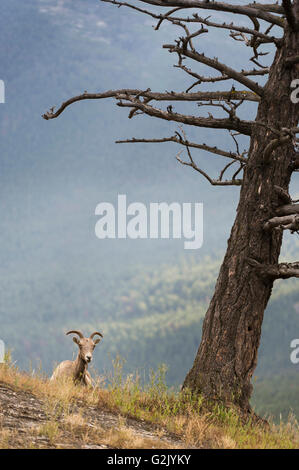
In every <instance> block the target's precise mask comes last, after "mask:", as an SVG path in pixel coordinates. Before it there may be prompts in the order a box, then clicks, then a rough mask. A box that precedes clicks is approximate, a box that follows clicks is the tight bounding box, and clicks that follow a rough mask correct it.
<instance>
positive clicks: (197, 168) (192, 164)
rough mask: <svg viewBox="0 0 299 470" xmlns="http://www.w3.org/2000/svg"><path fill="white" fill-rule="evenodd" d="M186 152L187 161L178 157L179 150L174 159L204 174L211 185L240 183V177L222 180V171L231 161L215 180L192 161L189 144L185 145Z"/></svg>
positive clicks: (235, 184)
mask: <svg viewBox="0 0 299 470" xmlns="http://www.w3.org/2000/svg"><path fill="white" fill-rule="evenodd" d="M186 147H187V153H188V157H189V162H185V161H184V160H182V159H181V158H180V154H181V152H180V153H179V154H178V155H177V156H176V159H177V160H178V162H180V163H181V164H182V165H187V166H190V167H191V168H193V169H194V170H195V171H198V172H199V173H200V174H201V175H202V176H204V177H205V178H206V179H207V180H208V181H209V183H210V184H211V185H212V186H241V184H242V180H240V179H238V180H237V179H231V180H225V181H222V175H223V173H224V171H225V170H226V169H227V168H228V166H229V165H230V164H231V163H233V162H231V163H230V164H228V165H226V167H225V168H224V170H222V172H221V174H220V178H219V179H218V180H215V179H213V178H211V177H210V176H209V175H208V174H207V173H206V172H205V171H203V170H202V169H201V168H199V167H198V166H197V165H196V163H195V162H194V160H193V158H192V155H191V152H190V149H189V146H188V145H187V146H186Z"/></svg>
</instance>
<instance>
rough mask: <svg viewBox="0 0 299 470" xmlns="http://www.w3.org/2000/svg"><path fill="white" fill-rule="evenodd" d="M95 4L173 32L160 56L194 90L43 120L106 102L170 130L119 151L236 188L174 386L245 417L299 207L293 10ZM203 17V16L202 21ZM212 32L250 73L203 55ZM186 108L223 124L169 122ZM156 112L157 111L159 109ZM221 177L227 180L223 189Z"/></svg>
mask: <svg viewBox="0 0 299 470" xmlns="http://www.w3.org/2000/svg"><path fill="white" fill-rule="evenodd" d="M103 1H106V2H108V3H112V4H113V5H116V6H118V7H122V6H125V7H127V8H130V9H133V10H135V11H138V12H140V13H142V14H144V15H149V16H150V17H152V18H154V19H155V20H156V27H155V29H156V30H158V29H159V28H160V27H161V25H162V24H163V23H165V22H168V23H171V24H173V25H175V26H177V28H179V30H180V32H181V33H182V34H181V35H180V36H179V37H178V39H177V40H176V41H175V42H174V43H173V44H165V45H163V47H164V48H165V49H167V50H168V51H169V52H170V53H171V54H173V55H174V56H176V57H177V63H176V65H175V67H177V68H179V69H180V70H182V71H183V72H184V73H186V74H187V75H188V76H191V77H193V79H194V82H193V83H192V85H191V86H190V87H189V88H188V89H187V90H186V91H170V92H168V91H166V92H161V91H158V92H154V91H151V89H150V88H148V89H147V90H139V89H119V90H112V91H107V92H104V93H87V92H85V93H83V94H81V95H79V96H75V97H73V98H71V99H69V100H68V101H66V102H64V103H63V104H62V105H61V106H60V107H59V108H58V110H57V111H56V112H54V110H53V109H52V110H50V111H49V112H47V113H46V114H44V116H43V117H44V118H45V119H54V118H57V117H58V116H59V115H60V114H61V113H62V112H63V111H64V110H65V109H66V108H67V107H68V106H69V105H71V104H73V103H75V102H77V101H82V100H98V99H103V98H109V97H110V98H115V99H116V100H117V105H118V106H121V107H126V108H129V118H132V117H134V116H136V115H140V114H146V115H149V116H153V117H156V118H159V119H164V120H167V121H172V122H176V123H178V126H179V127H178V131H177V132H176V133H175V134H174V135H172V136H170V137H165V138H163V139H155V138H145V139H136V138H133V139H129V140H126V141H123V142H132V143H136V142H145V143H148V142H149V143H153V142H154V143H161V142H174V143H175V144H177V145H178V146H180V147H181V148H182V149H183V150H185V151H186V158H183V157H182V155H181V153H180V154H179V155H178V156H177V159H178V161H179V162H180V163H181V164H183V165H187V166H190V167H191V168H193V169H194V170H196V171H197V172H198V173H200V174H201V175H202V176H203V177H204V178H206V179H207V180H208V181H209V182H210V183H211V184H212V185H214V186H229V185H236V186H240V199H239V204H238V209H237V215H236V218H235V222H234V224H233V227H232V230H231V234H230V238H229V240H228V247H227V251H226V254H225V257H224V260H223V263H222V266H221V268H220V272H219V276H218V280H217V283H216V288H215V293H214V295H213V298H212V300H211V303H210V306H209V308H208V311H207V313H206V316H205V320H204V324H203V333H202V340H201V344H200V346H199V349H198V353H197V355H196V358H195V361H194V364H193V367H192V368H191V370H190V371H189V373H188V374H187V376H186V379H185V382H184V385H183V386H184V387H188V388H190V389H191V390H192V391H194V392H201V393H202V394H204V395H205V396H207V397H210V398H216V399H221V400H223V401H225V402H230V403H234V404H236V405H238V406H240V407H241V408H242V409H243V410H246V411H247V410H248V411H249V410H250V405H249V399H250V395H251V390H252V385H251V383H250V381H251V377H252V374H253V371H254V369H255V367H256V364H257V351H258V347H259V342H260V335H261V326H262V321H263V315H264V310H265V308H266V306H267V303H268V300H269V297H270V295H271V290H272V286H273V282H274V281H275V279H285V278H289V277H299V262H298V261H297V262H294V263H290V264H288V263H283V264H281V263H279V261H278V260H279V254H280V249H281V244H282V235H283V231H284V230H290V231H291V232H297V231H298V230H299V206H298V205H296V204H294V203H293V201H292V199H291V196H290V195H289V192H288V188H289V183H290V180H291V176H292V174H293V172H295V171H298V168H299V163H298V162H299V157H298V151H297V148H298V147H297V145H298V139H297V134H298V117H299V109H298V108H299V106H298V99H297V98H296V96H297V95H296V93H295V90H294V87H295V86H296V83H297V87H298V82H296V79H298V78H299V55H298V44H299V41H298V36H299V33H298V24H299V0H293V3H292V2H291V0H282V3H281V4H279V3H275V4H274V3H273V4H259V3H256V2H253V3H249V4H246V5H245V4H243V5H242V4H241V5H235V4H233V5H231V4H228V3H218V2H214V1H212V0H205V1H197V0H139V2H137V4H134V5H133V4H130V3H126V2H122V1H117V0H103ZM144 4H146V5H147V7H146V9H145V8H144ZM151 5H153V6H155V7H157V6H159V7H161V8H160V12H159V13H157V11H158V10H157V8H155V10H154V11H152V10H151V9H149V8H150V7H151ZM148 6H149V7H148ZM206 11H208V14H207V15H206V16H203V14H204V13H205V12H206ZM214 11H218V12H219V11H220V12H223V13H225V15H230V21H229V22H223V23H222V22H219V21H215V20H213V18H212V17H211V15H212V14H213V12H214ZM200 14H201V16H200ZM236 17H237V18H238V19H242V21H241V22H240V24H237V23H236V21H235V18H236ZM245 24H246V26H245ZM214 28H221V29H223V30H226V31H227V32H228V33H229V35H230V37H231V39H232V40H236V41H240V42H242V43H243V45H244V46H247V47H249V48H252V54H253V55H252V57H251V63H252V65H251V67H249V68H248V69H246V70H245V69H243V70H241V71H237V70H235V69H233V68H232V67H230V66H229V65H228V64H225V63H223V62H221V60H220V59H218V58H217V57H208V56H207V55H206V54H205V51H204V50H203V48H202V47H201V37H202V36H203V35H205V34H207V33H208V30H214ZM269 46H270V54H273V60H272V64H271V66H268V67H266V66H265V65H264V64H263V63H262V62H263V56H264V55H265V54H266V53H267V52H266V51H265V49H264V47H266V48H267V47H268V48H269ZM220 52H221V51H218V54H220ZM198 66H201V67H202V66H206V67H207V68H208V69H212V70H213V74H212V75H211V76H209V75H208V76H205V75H201V74H199V72H198V70H197V69H196V68H197V67H198ZM232 81H233V82H232ZM218 82H222V83H224V84H225V83H226V84H228V85H227V90H226V91H209V90H206V91H205V90H203V89H202V88H204V86H205V84H206V83H209V84H215V85H216V84H217V83H218ZM232 83H234V84H235V86H231V85H232ZM236 84H237V85H236ZM292 93H293V97H292ZM186 101H190V102H193V103H194V102H196V103H198V104H199V106H200V107H199V110H200V111H201V110H203V109H206V108H203V107H204V106H207V107H208V108H207V109H209V110H211V111H212V110H213V109H215V108H216V109H218V110H221V113H222V114H221V116H222V117H218V116H217V117H216V116H213V114H211V113H210V112H209V113H208V116H205V115H203V114H204V113H201V114H200V111H199V112H198V113H195V114H194V115H192V114H190V115H187V114H181V113H179V112H176V111H175V107H174V103H175V102H186ZM249 101H250V102H254V103H256V106H257V115H256V119H255V120H244V119H241V118H240V117H239V116H238V112H239V109H241V108H239V107H244V106H246V103H247V102H249ZM158 102H161V103H162V102H165V104H164V106H163V104H161V105H160V106H159V105H157V103H158ZM214 114H215V113H214ZM182 125H185V127H184V129H182V128H181V126H182ZM188 126H195V127H200V128H209V129H215V130H216V129H227V130H228V131H230V133H231V135H232V137H233V139H234V142H235V147H236V148H235V151H230V150H227V149H221V148H218V147H213V146H212V145H208V144H205V143H201V142H200V143H197V142H193V141H190V140H188V137H187V134H186V131H185V129H186V128H187V127H188ZM239 134H242V135H245V136H249V138H250V145H249V148H248V152H243V153H242V152H240V150H239V145H238V137H237V136H238V135H239ZM196 149H200V150H202V151H204V152H207V154H210V155H211V154H216V155H220V156H221V157H223V158H224V159H226V160H227V164H226V165H225V166H224V168H223V170H222V171H221V173H220V175H219V177H217V178H213V177H212V176H210V175H209V174H207V172H205V171H203V169H202V168H200V166H199V165H198V164H197V163H196V160H195V158H194V155H192V153H193V152H195V151H196ZM191 152H192V153H191ZM232 167H235V169H232ZM228 172H231V176H230V177H228V178H227V179H225V177H224V175H225V173H226V174H228Z"/></svg>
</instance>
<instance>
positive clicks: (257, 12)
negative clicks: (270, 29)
mask: <svg viewBox="0 0 299 470" xmlns="http://www.w3.org/2000/svg"><path fill="white" fill-rule="evenodd" d="M102 1H103V2H107V3H115V4H117V5H119V4H120V3H121V4H122V5H124V6H130V7H131V5H130V4H125V3H122V2H115V1H114V0H102ZM139 1H141V2H142V3H146V4H148V5H154V6H160V7H164V8H169V7H174V8H178V7H179V8H186V9H188V8H201V9H203V10H214V11H225V12H228V13H234V14H239V15H245V16H249V17H251V16H252V17H256V18H260V19H261V20H264V21H267V22H268V23H271V24H276V25H277V26H281V27H283V19H282V18H280V17H279V16H276V15H272V14H270V13H268V11H270V10H268V11H267V10H266V8H265V9H263V8H261V7H259V8H256V7H253V6H248V5H230V4H227V3H220V2H210V1H208V2H207V1H194V0H139ZM122 5H119V6H122ZM135 9H137V8H136V7H135ZM143 13H144V11H143Z"/></svg>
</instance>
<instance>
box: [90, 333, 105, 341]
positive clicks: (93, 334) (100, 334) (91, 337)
mask: <svg viewBox="0 0 299 470" xmlns="http://www.w3.org/2000/svg"><path fill="white" fill-rule="evenodd" d="M95 335H99V336H102V338H103V335H102V333H100V332H99V331H95V332H94V333H92V334H91V335H90V337H89V338H90V339H93V337H94V336H95Z"/></svg>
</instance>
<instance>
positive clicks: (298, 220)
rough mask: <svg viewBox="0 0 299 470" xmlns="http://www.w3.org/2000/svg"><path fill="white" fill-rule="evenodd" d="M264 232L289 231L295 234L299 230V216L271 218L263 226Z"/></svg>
mask: <svg viewBox="0 0 299 470" xmlns="http://www.w3.org/2000/svg"><path fill="white" fill-rule="evenodd" d="M263 228H264V230H266V231H269V230H272V229H275V230H281V231H282V230H291V232H297V231H298V230H299V215H298V214H292V215H285V216H282V217H273V218H272V219H269V220H268V221H267V222H266V223H265V224H264V227H263Z"/></svg>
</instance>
